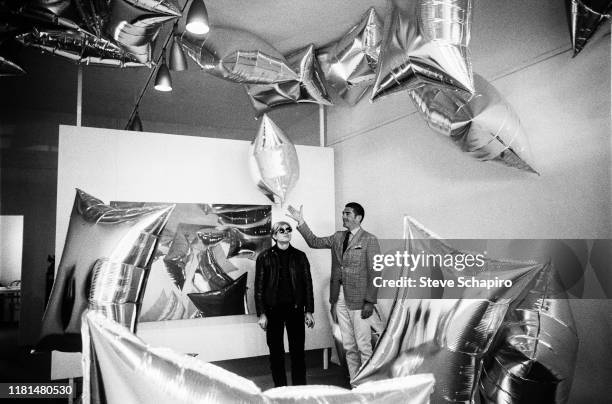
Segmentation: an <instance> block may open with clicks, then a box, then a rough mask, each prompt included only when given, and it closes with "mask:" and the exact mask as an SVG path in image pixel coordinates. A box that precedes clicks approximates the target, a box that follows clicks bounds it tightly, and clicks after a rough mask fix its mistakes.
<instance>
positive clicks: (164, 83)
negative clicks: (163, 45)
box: [155, 50, 172, 91]
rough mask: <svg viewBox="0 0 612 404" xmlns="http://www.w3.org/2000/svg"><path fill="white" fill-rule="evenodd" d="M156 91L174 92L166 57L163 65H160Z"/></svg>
mask: <svg viewBox="0 0 612 404" xmlns="http://www.w3.org/2000/svg"><path fill="white" fill-rule="evenodd" d="M164 52H165V50H164ZM155 89H156V90H157V91H172V77H170V70H168V65H167V64H166V56H164V58H163V59H162V64H161V65H159V69H157V76H155Z"/></svg>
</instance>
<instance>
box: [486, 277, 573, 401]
mask: <svg viewBox="0 0 612 404" xmlns="http://www.w3.org/2000/svg"><path fill="white" fill-rule="evenodd" d="M530 289H531V290H529V293H528V294H527V296H526V297H525V298H524V299H523V300H522V301H520V302H519V303H518V304H517V305H515V306H514V307H513V308H511V309H510V310H509V311H508V314H507V315H506V318H505V319H504V322H503V325H502V327H501V329H500V331H499V333H498V336H497V337H496V342H495V344H494V345H493V347H492V348H491V350H490V352H489V353H488V354H487V357H486V359H485V362H484V363H485V364H484V368H483V372H482V375H481V376H480V395H481V402H482V403H487V404H489V403H491V404H493V403H494V404H507V403H536V402H537V403H555V404H562V403H566V402H567V400H568V398H569V392H570V388H571V386H572V379H573V375H574V366H575V364H576V355H577V352H578V335H577V334H576V328H575V325H574V318H573V316H572V312H571V309H570V306H569V301H568V300H567V295H566V294H565V292H564V290H563V288H561V287H560V285H558V284H556V282H555V277H554V276H553V274H552V273H551V271H549V270H546V271H542V272H541V273H540V276H539V277H538V278H536V279H535V281H534V285H533V286H532V287H531V288H530Z"/></svg>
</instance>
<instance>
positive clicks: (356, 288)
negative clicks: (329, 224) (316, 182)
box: [297, 223, 380, 310]
mask: <svg viewBox="0 0 612 404" xmlns="http://www.w3.org/2000/svg"><path fill="white" fill-rule="evenodd" d="M297 229H298V231H299V232H300V234H301V235H302V236H303V237H304V240H306V243H307V244H308V245H309V246H310V247H311V248H329V249H331V250H332V251H331V277H330V282H329V302H330V303H332V304H335V303H336V302H337V301H338V294H339V293H340V285H341V284H342V285H343V286H344V299H345V300H346V305H347V307H348V308H349V309H350V310H361V309H362V308H363V304H364V303H365V302H370V303H373V304H376V297H377V294H378V290H377V288H376V287H375V286H374V284H373V279H374V277H375V276H376V275H375V271H374V269H373V268H372V264H373V260H374V255H376V254H380V245H379V244H378V239H377V238H376V236H374V235H373V234H371V233H368V232H367V231H365V230H363V229H359V231H358V232H357V233H356V234H355V235H354V236H353V238H352V239H351V240H350V241H349V244H348V247H347V249H346V251H345V252H344V254H343V253H342V244H343V243H344V238H345V236H346V232H347V231H348V230H346V231H337V232H336V233H334V234H332V235H331V236H328V237H317V236H315V235H314V234H313V233H312V230H310V228H309V227H308V225H307V224H306V223H304V224H302V225H301V226H298V227H297Z"/></svg>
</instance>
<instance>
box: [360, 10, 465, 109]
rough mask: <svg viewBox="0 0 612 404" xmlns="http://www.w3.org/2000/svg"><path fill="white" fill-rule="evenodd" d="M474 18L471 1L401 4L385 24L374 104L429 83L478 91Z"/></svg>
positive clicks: (373, 94) (373, 91) (391, 13)
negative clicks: (473, 50)
mask: <svg viewBox="0 0 612 404" xmlns="http://www.w3.org/2000/svg"><path fill="white" fill-rule="evenodd" d="M471 18H472V2H471V0H418V1H416V2H414V5H412V3H406V2H402V1H399V0H397V1H395V2H394V4H393V5H392V8H391V12H390V13H389V15H388V16H387V19H386V21H385V29H384V34H383V39H382V46H381V51H380V60H379V62H378V70H377V72H376V82H375V83H374V88H373V90H372V96H371V100H372V101H375V100H377V99H378V98H380V97H382V96H385V95H388V94H391V93H394V92H397V91H401V90H414V89H416V88H418V87H420V86H422V85H423V84H426V83H430V84H438V85H443V86H446V87H449V88H453V89H459V90H464V91H467V92H473V91H474V83H473V79H472V65H471V61H470V54H469V49H468V43H469V39H470V25H471Z"/></svg>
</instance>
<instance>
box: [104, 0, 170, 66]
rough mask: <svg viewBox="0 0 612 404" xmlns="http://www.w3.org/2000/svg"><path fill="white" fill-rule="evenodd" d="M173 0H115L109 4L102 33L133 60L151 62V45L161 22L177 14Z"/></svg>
mask: <svg viewBox="0 0 612 404" xmlns="http://www.w3.org/2000/svg"><path fill="white" fill-rule="evenodd" d="M180 16H181V11H180V9H179V7H178V5H177V4H176V2H175V0H159V1H154V0H146V1H145V0H142V1H140V0H116V1H113V2H112V4H111V10H110V15H109V21H108V24H107V25H106V33H107V34H108V35H110V36H111V37H112V38H113V40H115V41H117V43H118V44H119V45H121V46H122V47H123V48H124V49H125V50H126V51H128V52H129V53H131V54H132V55H133V56H134V57H135V58H136V60H138V61H139V62H140V63H143V64H150V63H151V49H152V44H153V42H154V41H155V39H156V37H157V34H158V33H159V30H160V28H161V26H162V25H163V24H164V23H165V22H167V21H170V20H172V19H175V18H179V17H180Z"/></svg>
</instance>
